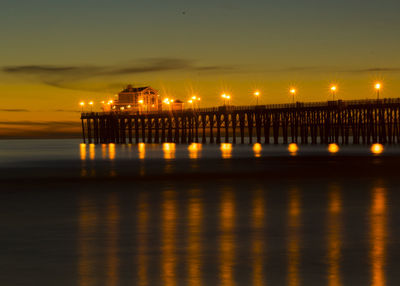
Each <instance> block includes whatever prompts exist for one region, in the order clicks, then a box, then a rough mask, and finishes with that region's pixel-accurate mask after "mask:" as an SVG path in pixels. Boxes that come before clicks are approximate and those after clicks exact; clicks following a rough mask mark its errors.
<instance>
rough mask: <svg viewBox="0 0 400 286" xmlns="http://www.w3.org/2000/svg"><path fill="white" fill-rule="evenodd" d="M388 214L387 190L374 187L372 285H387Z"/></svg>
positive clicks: (371, 223)
mask: <svg viewBox="0 0 400 286" xmlns="http://www.w3.org/2000/svg"><path fill="white" fill-rule="evenodd" d="M386 214H387V211H386V190H385V188H383V187H380V186H378V187H374V188H373V191H372V204H371V213H370V227H371V235H370V236H371V239H370V240H371V254H370V256H371V267H372V269H371V273H372V279H371V280H372V283H371V285H372V286H384V285H386V279H385V260H386V259H385V257H386V237H387V230H386V220H387V219H386Z"/></svg>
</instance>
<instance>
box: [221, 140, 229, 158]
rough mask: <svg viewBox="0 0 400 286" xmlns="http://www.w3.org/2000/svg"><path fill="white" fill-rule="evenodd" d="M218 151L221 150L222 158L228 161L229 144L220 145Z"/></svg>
mask: <svg viewBox="0 0 400 286" xmlns="http://www.w3.org/2000/svg"><path fill="white" fill-rule="evenodd" d="M220 149H221V153H222V158H224V159H229V158H231V157H232V144H231V143H222V144H221V148H220Z"/></svg>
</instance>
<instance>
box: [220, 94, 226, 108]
mask: <svg viewBox="0 0 400 286" xmlns="http://www.w3.org/2000/svg"><path fill="white" fill-rule="evenodd" d="M221 97H222V98H223V99H224V105H226V94H225V93H223V94H221Z"/></svg>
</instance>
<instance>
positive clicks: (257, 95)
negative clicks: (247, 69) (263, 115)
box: [254, 90, 261, 105]
mask: <svg viewBox="0 0 400 286" xmlns="http://www.w3.org/2000/svg"><path fill="white" fill-rule="evenodd" d="M260 94H261V93H260V91H259V90H256V91H255V92H254V96H255V97H256V99H257V105H258V98H259V97H260Z"/></svg>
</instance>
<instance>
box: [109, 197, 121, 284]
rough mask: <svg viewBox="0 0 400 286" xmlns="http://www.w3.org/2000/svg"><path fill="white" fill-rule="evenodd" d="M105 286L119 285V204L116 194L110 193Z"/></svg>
mask: <svg viewBox="0 0 400 286" xmlns="http://www.w3.org/2000/svg"><path fill="white" fill-rule="evenodd" d="M106 208H107V209H106V212H107V213H106V220H105V223H106V230H107V240H106V242H107V244H106V256H107V257H106V280H105V281H106V286H117V285H119V264H120V261H119V260H120V259H119V256H118V254H119V223H120V214H119V202H118V197H117V195H116V193H110V195H109V196H108V203H107V206H106Z"/></svg>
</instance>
